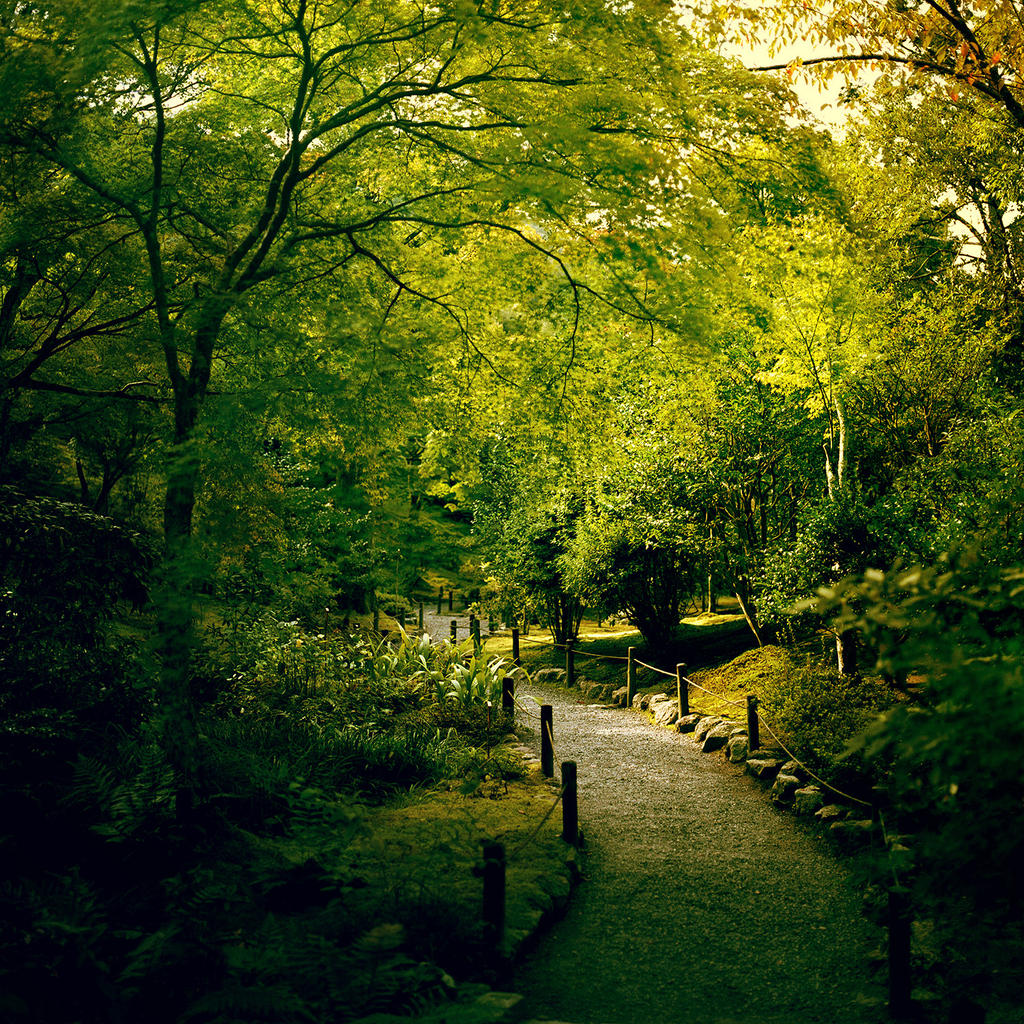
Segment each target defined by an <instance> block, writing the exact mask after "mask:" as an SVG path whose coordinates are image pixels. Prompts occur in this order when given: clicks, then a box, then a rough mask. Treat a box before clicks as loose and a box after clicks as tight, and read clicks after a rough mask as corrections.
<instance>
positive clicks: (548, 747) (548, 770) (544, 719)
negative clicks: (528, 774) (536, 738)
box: [540, 704, 555, 779]
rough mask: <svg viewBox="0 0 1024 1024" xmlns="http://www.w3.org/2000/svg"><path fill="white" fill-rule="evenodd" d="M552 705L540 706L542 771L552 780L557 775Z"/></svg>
mask: <svg viewBox="0 0 1024 1024" xmlns="http://www.w3.org/2000/svg"><path fill="white" fill-rule="evenodd" d="M551 715H552V708H551V705H550V704H541V706H540V770H541V771H542V772H543V773H544V774H545V775H546V776H547V777H548V778H549V779H550V778H551V776H552V775H554V774H555V735H554V726H553V719H552V717H551Z"/></svg>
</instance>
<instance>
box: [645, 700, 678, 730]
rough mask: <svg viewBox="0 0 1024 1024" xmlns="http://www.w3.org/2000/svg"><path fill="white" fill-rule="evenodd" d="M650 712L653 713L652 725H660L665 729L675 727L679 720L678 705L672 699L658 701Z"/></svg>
mask: <svg viewBox="0 0 1024 1024" xmlns="http://www.w3.org/2000/svg"><path fill="white" fill-rule="evenodd" d="M651 711H652V712H653V713H654V724H655V725H662V726H665V727H666V728H668V727H670V726H673V725H675V724H676V721H677V719H678V718H679V705H678V704H677V703H676V699H675V698H674V697H670V698H669V699H668V700H660V701H658V703H657V704H652V705H651Z"/></svg>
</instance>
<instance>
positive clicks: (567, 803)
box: [562, 761, 580, 846]
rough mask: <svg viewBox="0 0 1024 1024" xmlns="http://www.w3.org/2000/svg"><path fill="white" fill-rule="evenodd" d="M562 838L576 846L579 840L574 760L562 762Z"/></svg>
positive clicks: (577, 798)
mask: <svg viewBox="0 0 1024 1024" xmlns="http://www.w3.org/2000/svg"><path fill="white" fill-rule="evenodd" d="M562 838H563V839H564V840H565V841H566V842H567V843H571V844H572V845H573V846H576V845H577V844H578V843H579V841H580V816H579V796H578V793H577V789H576V762H575V761H563V762H562Z"/></svg>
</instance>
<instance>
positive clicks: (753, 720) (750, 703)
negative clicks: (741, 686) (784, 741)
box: [747, 693, 761, 750]
mask: <svg viewBox="0 0 1024 1024" xmlns="http://www.w3.org/2000/svg"><path fill="white" fill-rule="evenodd" d="M747 744H748V746H749V747H750V749H751V750H757V748H758V747H760V746H761V733H760V722H759V721H758V718H757V698H756V697H755V696H754V695H753V694H752V693H748V694H747Z"/></svg>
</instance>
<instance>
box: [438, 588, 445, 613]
mask: <svg viewBox="0 0 1024 1024" xmlns="http://www.w3.org/2000/svg"><path fill="white" fill-rule="evenodd" d="M443 600H444V587H438V588H437V614H438V615H440V614H441V602H442V601H443Z"/></svg>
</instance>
